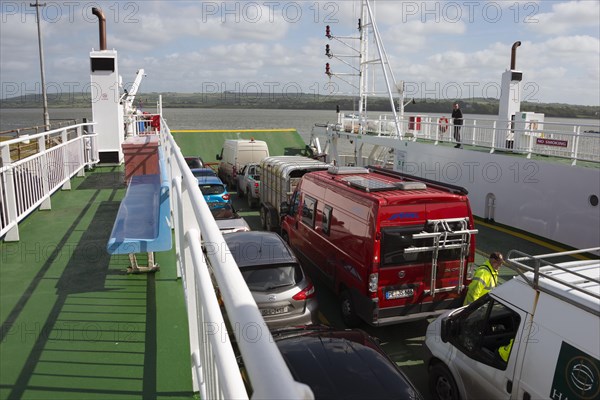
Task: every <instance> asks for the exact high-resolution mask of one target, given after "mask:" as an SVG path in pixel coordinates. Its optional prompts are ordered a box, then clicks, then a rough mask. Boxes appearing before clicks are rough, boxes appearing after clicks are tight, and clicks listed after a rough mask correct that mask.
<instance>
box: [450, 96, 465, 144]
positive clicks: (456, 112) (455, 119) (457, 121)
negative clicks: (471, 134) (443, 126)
mask: <svg viewBox="0 0 600 400" xmlns="http://www.w3.org/2000/svg"><path fill="white" fill-rule="evenodd" d="M452 124H453V125H454V140H456V146H454V147H455V148H457V149H459V148H460V147H461V146H460V130H461V128H462V124H463V115H462V111H460V106H459V105H458V103H454V109H453V110H452Z"/></svg>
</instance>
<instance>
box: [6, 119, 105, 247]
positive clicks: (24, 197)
mask: <svg viewBox="0 0 600 400" xmlns="http://www.w3.org/2000/svg"><path fill="white" fill-rule="evenodd" d="M91 125H93V123H83V124H76V125H71V126H69V127H66V128H59V129H54V130H51V131H47V132H42V133H36V134H33V135H28V136H25V137H17V138H15V139H11V140H6V141H3V142H1V143H0V156H1V158H2V164H1V166H0V178H1V179H2V182H0V194H1V196H0V198H1V199H2V207H0V213H2V219H1V224H0V237H3V239H4V240H5V241H18V240H19V228H18V223H19V222H20V221H21V220H23V219H24V218H25V217H26V216H27V215H29V214H30V213H31V212H33V211H34V210H35V209H37V208H38V207H40V208H41V209H50V196H52V194H53V193H54V192H56V191H57V190H59V189H60V188H61V187H65V188H68V187H70V186H69V184H68V183H67V182H69V180H70V178H71V177H73V176H74V175H76V174H78V175H81V173H82V171H83V170H84V168H85V167H86V166H89V165H92V164H95V163H97V162H98V156H97V150H94V149H96V148H97V146H96V145H95V141H96V135H93V134H92V135H83V137H81V136H78V135H75V137H74V138H72V139H70V140H69V139H68V135H67V132H68V131H77V130H78V129H80V128H82V127H83V126H91ZM58 134H60V135H61V137H62V140H61V143H60V144H58V145H57V146H54V147H52V148H50V149H46V143H48V142H49V140H48V139H49V138H52V137H53V136H55V135H58ZM28 143H37V149H36V152H35V154H32V155H30V156H28V157H26V158H24V159H22V160H12V159H11V155H10V147H11V146H19V145H21V144H28ZM88 146H89V147H90V148H91V151H90V155H91V156H92V157H94V158H93V159H91V160H88V159H84V158H80V157H77V155H78V154H82V153H83V152H87V151H88Z"/></svg>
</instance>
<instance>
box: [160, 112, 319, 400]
mask: <svg viewBox="0 0 600 400" xmlns="http://www.w3.org/2000/svg"><path fill="white" fill-rule="evenodd" d="M160 137H161V140H160V141H161V146H164V154H165V158H166V165H167V174H169V176H170V179H169V181H170V182H171V193H172V199H173V201H174V202H176V204H175V205H174V206H173V211H174V215H173V228H174V230H175V243H176V259H177V262H178V269H179V273H180V275H181V277H182V282H183V288H184V294H185V300H186V306H187V310H188V321H189V329H190V335H189V336H190V351H191V360H192V364H193V376H194V390H195V391H199V392H200V395H201V397H202V398H232V397H233V398H248V394H247V393H246V392H245V389H244V385H243V383H242V381H241V373H240V371H239V368H238V366H237V363H236V360H235V357H234V356H233V354H234V353H233V350H232V344H231V342H230V340H231V339H232V337H234V338H235V342H236V345H237V347H238V349H239V351H240V353H241V358H242V360H243V363H244V367H245V370H246V372H247V375H248V377H249V379H250V383H251V386H252V389H253V395H252V397H253V398H271V399H275V398H277V399H288V398H289V399H291V398H294V399H312V398H314V397H313V395H312V392H311V390H310V388H309V387H308V386H306V385H304V384H301V383H299V382H296V381H294V379H293V377H292V375H291V372H290V370H289V369H288V367H287V365H286V363H285V361H284V360H283V357H282V355H281V353H280V352H279V349H278V348H277V345H276V344H275V341H274V340H273V337H272V336H271V333H270V331H269V329H268V327H267V325H266V323H265V322H264V319H263V317H262V315H261V313H260V310H259V309H258V306H257V305H256V302H255V301H254V298H253V297H252V294H251V293H250V289H248V286H247V285H246V283H245V281H244V278H243V277H242V274H241V272H240V270H239V268H238V266H237V264H236V263H235V261H234V259H233V257H232V255H231V252H230V251H229V248H228V246H227V244H226V243H225V241H224V239H223V235H222V233H221V231H220V230H219V228H218V227H217V224H216V222H215V220H214V218H213V217H212V213H211V212H210V209H209V208H208V205H207V204H206V201H205V200H204V196H203V195H202V193H201V192H200V189H199V188H198V184H197V179H196V178H195V177H194V175H193V174H192V172H191V171H190V169H189V168H188V167H187V164H186V162H185V159H184V157H183V155H182V153H181V150H180V148H179V146H178V145H177V143H176V142H175V139H174V138H173V136H172V135H171V134H170V131H169V128H168V126H167V125H166V123H165V122H164V120H161V127H160ZM201 242H202V247H201ZM202 250H204V252H202ZM206 259H208V260H209V262H207V260H206ZM209 264H210V266H211V267H210V268H209ZM210 277H213V278H214V281H215V282H216V287H218V291H219V293H220V294H221V296H222V300H223V303H224V307H225V310H226V316H227V321H226V322H224V320H223V319H221V318H220V317H219V315H220V311H219V309H218V305H216V304H218V302H217V295H216V291H215V287H213V285H208V286H207V281H210V280H212V279H211V278H210ZM230 329H232V331H230ZM265 365H268V366H269V367H268V368H265Z"/></svg>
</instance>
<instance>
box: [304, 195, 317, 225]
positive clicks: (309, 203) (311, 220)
mask: <svg viewBox="0 0 600 400" xmlns="http://www.w3.org/2000/svg"><path fill="white" fill-rule="evenodd" d="M316 208H317V200H315V199H314V198H312V197H310V196H304V203H303V204H302V222H304V223H305V224H306V225H308V226H310V227H311V228H314V227H315V214H316V213H315V211H316Z"/></svg>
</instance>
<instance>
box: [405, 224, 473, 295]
mask: <svg viewBox="0 0 600 400" xmlns="http://www.w3.org/2000/svg"><path fill="white" fill-rule="evenodd" d="M450 224H459V227H458V229H457V230H455V231H453V230H452V228H451V226H450ZM425 226H433V232H421V233H415V234H414V235H413V239H415V240H417V239H433V243H432V245H431V246H424V247H410V248H407V249H405V250H404V252H405V253H422V252H428V251H431V252H432V257H431V282H430V286H429V290H426V291H424V293H425V294H426V295H431V296H432V297H435V294H436V293H442V292H451V291H454V290H456V291H457V292H458V293H460V292H461V291H462V290H463V288H464V286H465V285H464V284H463V280H464V277H465V268H464V266H465V264H466V260H467V256H468V254H469V247H470V246H471V237H472V236H473V235H475V234H477V233H478V230H477V229H469V219H468V218H449V219H438V220H428V221H427V224H426V225H425ZM451 249H460V263H459V265H460V267H459V274H458V285H456V286H451V287H443V288H439V289H438V288H436V279H437V268H438V254H439V251H440V250H451Z"/></svg>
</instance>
